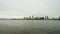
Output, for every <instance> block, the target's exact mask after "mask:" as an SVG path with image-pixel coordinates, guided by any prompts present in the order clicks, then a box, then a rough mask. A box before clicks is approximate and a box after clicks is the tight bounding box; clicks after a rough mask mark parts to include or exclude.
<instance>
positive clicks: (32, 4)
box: [0, 0, 60, 18]
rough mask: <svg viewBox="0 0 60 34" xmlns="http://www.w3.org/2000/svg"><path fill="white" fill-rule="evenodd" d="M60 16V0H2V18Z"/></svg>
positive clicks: (0, 1)
mask: <svg viewBox="0 0 60 34" xmlns="http://www.w3.org/2000/svg"><path fill="white" fill-rule="evenodd" d="M31 15H34V16H60V0H0V18H13V17H14V18H15V17H20V16H31Z"/></svg>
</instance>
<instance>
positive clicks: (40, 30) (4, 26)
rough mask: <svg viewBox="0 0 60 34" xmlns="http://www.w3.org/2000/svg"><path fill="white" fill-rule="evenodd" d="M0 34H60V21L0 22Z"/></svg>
mask: <svg viewBox="0 0 60 34" xmlns="http://www.w3.org/2000/svg"><path fill="white" fill-rule="evenodd" d="M0 34H60V20H0Z"/></svg>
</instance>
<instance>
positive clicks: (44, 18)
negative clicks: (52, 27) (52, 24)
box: [24, 16, 60, 20]
mask: <svg viewBox="0 0 60 34" xmlns="http://www.w3.org/2000/svg"><path fill="white" fill-rule="evenodd" d="M24 19H25V20H60V16H59V17H58V18H54V17H52V18H49V17H48V16H44V17H38V16H37V17H35V16H28V17H24Z"/></svg>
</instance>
